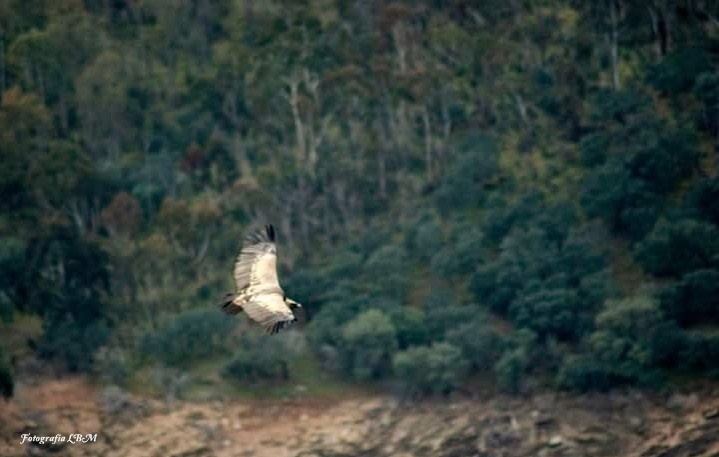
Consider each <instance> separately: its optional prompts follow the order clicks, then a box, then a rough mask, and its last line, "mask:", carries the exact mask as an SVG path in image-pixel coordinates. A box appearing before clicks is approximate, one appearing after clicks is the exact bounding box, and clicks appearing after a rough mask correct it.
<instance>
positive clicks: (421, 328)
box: [389, 306, 431, 349]
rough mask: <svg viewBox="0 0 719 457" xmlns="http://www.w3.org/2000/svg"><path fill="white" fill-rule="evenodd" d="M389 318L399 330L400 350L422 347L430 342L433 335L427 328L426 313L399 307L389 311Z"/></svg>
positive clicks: (398, 343) (398, 342)
mask: <svg viewBox="0 0 719 457" xmlns="http://www.w3.org/2000/svg"><path fill="white" fill-rule="evenodd" d="M389 316H390V320H391V321H392V325H394V327H395V329H396V330H397V345H398V347H399V349H407V348H408V347H410V346H420V345H423V344H426V343H428V342H429V341H430V339H431V335H430V333H429V329H428V327H427V316H426V314H425V312H424V311H422V310H420V309H416V308H410V307H406V306H405V307H401V306H398V307H397V308H395V309H393V310H391V311H389Z"/></svg>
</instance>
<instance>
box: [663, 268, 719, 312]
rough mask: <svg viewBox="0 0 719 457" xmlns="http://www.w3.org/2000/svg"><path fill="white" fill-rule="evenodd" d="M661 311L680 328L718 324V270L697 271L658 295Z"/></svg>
mask: <svg viewBox="0 0 719 457" xmlns="http://www.w3.org/2000/svg"><path fill="white" fill-rule="evenodd" d="M660 300H661V305H662V310H663V311H664V313H665V314H666V316H667V317H670V318H672V319H675V320H676V321H677V322H678V323H680V324H682V325H691V324H702V323H706V322H709V321H712V322H717V321H719V271H717V270H698V271H694V272H692V273H689V274H687V275H685V276H684V277H683V278H682V280H681V281H679V282H678V283H677V284H675V285H673V286H668V287H666V288H665V289H664V290H663V291H662V292H661V293H660Z"/></svg>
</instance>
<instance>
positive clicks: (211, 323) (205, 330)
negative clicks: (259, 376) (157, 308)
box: [140, 309, 236, 366]
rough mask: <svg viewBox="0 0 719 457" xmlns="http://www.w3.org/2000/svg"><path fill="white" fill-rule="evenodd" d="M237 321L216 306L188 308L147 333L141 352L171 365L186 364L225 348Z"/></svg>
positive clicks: (142, 342)
mask: <svg viewBox="0 0 719 457" xmlns="http://www.w3.org/2000/svg"><path fill="white" fill-rule="evenodd" d="M235 324H236V321H235V320H233V319H228V318H227V316H225V315H224V314H222V313H220V312H217V310H214V309H210V310H208V309H193V310H188V311H184V312H182V313H180V314H178V315H176V316H175V317H173V318H172V319H171V320H169V321H168V322H166V323H164V324H163V325H161V326H160V327H159V328H158V329H157V330H153V331H150V332H148V333H146V334H145V335H144V336H143V337H142V340H141V341H140V353H141V354H142V355H143V356H144V357H148V358H152V359H156V360H159V361H161V362H163V363H166V364H168V365H173V366H184V365H186V364H189V363H191V362H193V361H197V360H199V359H202V358H204V357H210V356H212V355H215V354H217V353H218V352H223V351H225V350H226V347H227V337H228V335H229V334H230V332H231V331H232V329H233V328H234V326H235Z"/></svg>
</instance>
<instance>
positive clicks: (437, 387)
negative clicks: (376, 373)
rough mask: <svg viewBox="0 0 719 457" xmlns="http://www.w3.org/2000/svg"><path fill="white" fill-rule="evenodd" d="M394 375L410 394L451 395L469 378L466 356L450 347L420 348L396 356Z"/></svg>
mask: <svg viewBox="0 0 719 457" xmlns="http://www.w3.org/2000/svg"><path fill="white" fill-rule="evenodd" d="M392 366H393V369H394V373H395V375H396V376H397V378H398V379H399V380H400V382H401V383H402V384H403V385H404V388H405V389H406V391H407V392H408V393H410V394H416V393H420V394H431V393H433V394H447V393H450V392H451V391H453V390H455V389H456V388H457V387H459V385H460V383H461V382H462V381H463V379H464V376H465V375H466V374H467V361H466V360H465V359H464V358H463V356H462V352H461V351H460V350H459V349H458V348H456V347H454V346H452V345H451V344H449V343H434V344H433V345H432V346H416V347H412V348H409V349H407V350H405V351H401V352H398V353H396V354H395V355H394V358H393V361H392Z"/></svg>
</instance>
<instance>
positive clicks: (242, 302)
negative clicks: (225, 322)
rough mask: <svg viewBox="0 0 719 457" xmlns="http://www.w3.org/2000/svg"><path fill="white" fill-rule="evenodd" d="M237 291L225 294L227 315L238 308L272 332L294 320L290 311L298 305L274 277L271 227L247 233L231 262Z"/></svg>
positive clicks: (267, 226)
mask: <svg viewBox="0 0 719 457" xmlns="http://www.w3.org/2000/svg"><path fill="white" fill-rule="evenodd" d="M235 283H236V284H237V292H236V293H230V294H227V295H226V296H225V300H224V301H223V304H222V310H223V311H224V312H226V313H227V314H237V313H240V312H242V311H244V312H245V314H247V316H248V317H249V318H250V319H252V320H253V321H255V322H257V323H258V324H260V325H261V326H262V327H264V329H265V331H267V333H269V334H271V335H274V334H275V333H277V332H279V331H280V330H282V329H284V328H286V327H288V326H289V325H291V324H293V323H295V322H297V318H296V317H295V315H294V314H293V312H292V310H294V309H296V308H301V307H302V305H300V304H299V303H297V302H296V301H294V300H291V299H289V298H287V296H286V295H285V292H284V291H283V290H282V288H281V287H280V282H279V280H278V279H277V245H276V244H275V228H274V227H273V226H272V225H266V226H265V228H264V229H262V230H258V231H255V232H250V233H249V234H248V235H247V236H246V237H245V241H244V243H243V245H242V251H241V252H240V255H239V257H238V258H237V261H236V262H235Z"/></svg>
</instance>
